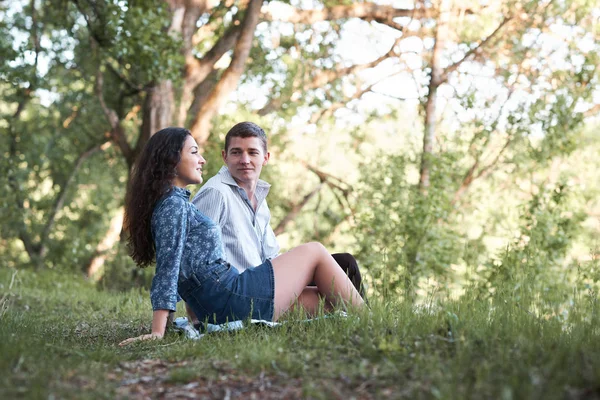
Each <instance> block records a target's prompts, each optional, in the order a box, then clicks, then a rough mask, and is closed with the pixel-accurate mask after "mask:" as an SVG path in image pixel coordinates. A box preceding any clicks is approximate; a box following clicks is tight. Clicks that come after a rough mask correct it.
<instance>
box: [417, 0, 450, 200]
mask: <svg viewBox="0 0 600 400" xmlns="http://www.w3.org/2000/svg"><path fill="white" fill-rule="evenodd" d="M450 1H451V0H440V8H439V10H440V11H439V17H438V25H437V27H436V35H435V43H434V45H433V53H432V55H431V77H430V79H429V92H428V93H427V101H426V103H425V121H424V122H425V123H424V132H423V154H422V155H421V170H420V178H419V189H420V190H421V193H423V194H424V195H426V194H427V190H428V189H429V178H430V177H429V175H430V172H431V171H430V170H431V159H432V158H433V143H434V141H435V128H436V103H437V90H438V87H439V86H440V84H441V83H442V81H443V73H444V70H443V68H442V66H441V61H442V53H443V51H444V45H445V40H446V38H447V37H448V33H449V32H448V20H449V17H450V13H449V9H450Z"/></svg>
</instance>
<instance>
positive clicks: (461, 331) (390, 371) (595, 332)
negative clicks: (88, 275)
mask: <svg viewBox="0 0 600 400" xmlns="http://www.w3.org/2000/svg"><path fill="white" fill-rule="evenodd" d="M499 292H501V291H499ZM503 293H510V292H509V291H505V292H503ZM515 298H516V297H515V296H514V295H508V294H504V295H502V296H501V295H496V296H495V297H486V298H478V297H477V296H474V295H473V296H471V295H469V294H467V295H465V296H463V297H462V298H461V299H459V300H452V301H451V300H444V299H438V298H435V299H434V298H433V297H432V298H431V299H429V301H428V302H427V306H418V307H417V306H411V305H408V304H403V303H400V302H395V301H393V300H389V301H387V302H385V303H382V302H378V301H377V300H376V299H372V301H371V310H370V311H365V312H363V313H361V314H359V315H352V316H350V317H348V318H328V319H320V320H317V321H314V322H311V323H304V322H301V321H300V319H301V316H291V317H290V319H289V321H288V322H287V323H286V324H285V325H283V326H280V327H278V328H266V327H256V326H252V327H249V328H247V329H245V330H242V331H236V332H232V333H214V334H210V335H206V336H205V337H204V338H202V339H201V340H199V341H191V340H189V339H185V338H184V337H182V336H180V335H179V334H178V333H176V332H170V333H168V334H167V336H166V337H165V339H163V340H162V341H155V342H145V343H138V344H135V345H132V346H129V347H126V348H120V347H118V346H117V343H118V342H119V341H121V340H122V339H125V338H127V337H129V336H133V335H137V334H140V333H142V332H148V331H149V326H150V320H151V310H150V304H149V298H148V294H147V292H144V291H140V290H132V291H130V292H127V293H116V292H111V291H102V290H98V289H96V288H95V287H94V286H93V285H92V284H90V283H87V282H85V281H84V280H83V278H81V277H79V276H69V275H68V274H59V273H56V272H52V271H45V272H42V273H34V272H30V271H19V272H18V273H16V274H15V273H14V271H13V270H10V269H7V268H2V269H0V354H1V358H0V398H1V399H13V398H34V399H37V398H40V399H41V398H43V399H51V398H52V399H58V398H77V399H82V398H83V399H85V398H90V399H92V398H93V399H96V398H110V399H112V398H159V397H160V398H243V399H251V398H256V399H265V398H267V399H269V398H273V399H275V398H292V399H293V398H316V399H320V398H333V399H351V398H359V399H371V398H372V399H379V398H410V399H413V398H442V399H456V398H474V399H481V398H490V399H511V398H528V399H542V398H543V399H565V398H566V399H598V398H600V312H599V311H598V301H597V299H596V297H595V294H594V293H579V294H578V293H576V294H574V295H573V299H571V300H569V301H566V302H564V304H559V303H558V302H557V303H555V304H553V303H551V302H548V300H543V299H541V298H540V297H539V296H532V299H530V300H528V301H524V300H523V298H522V297H519V298H518V299H519V301H516V300H515ZM565 304H566V306H565ZM183 315H184V314H183V312H182V311H178V316H183Z"/></svg>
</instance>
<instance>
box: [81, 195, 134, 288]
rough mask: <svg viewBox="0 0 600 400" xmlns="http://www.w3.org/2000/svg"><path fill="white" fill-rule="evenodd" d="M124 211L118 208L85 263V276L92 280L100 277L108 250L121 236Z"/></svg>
mask: <svg viewBox="0 0 600 400" xmlns="http://www.w3.org/2000/svg"><path fill="white" fill-rule="evenodd" d="M124 211H125V210H124V208H123V207H121V208H119V210H118V211H117V214H116V215H115V216H114V217H113V218H112V219H111V220H110V226H109V228H108V231H107V232H106V235H104V238H103V239H102V241H101V242H100V243H99V244H98V246H97V247H96V251H95V252H94V256H93V257H92V259H91V261H90V263H89V264H88V265H87V268H86V272H87V277H88V278H90V279H92V280H94V281H97V280H99V279H100V278H101V277H102V273H101V272H102V271H101V268H102V266H103V265H104V262H105V261H106V257H107V256H108V251H109V250H110V249H112V248H113V247H114V245H115V243H117V241H118V240H119V237H120V236H121V230H122V228H123V214H124Z"/></svg>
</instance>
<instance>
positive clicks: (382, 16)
mask: <svg viewBox="0 0 600 400" xmlns="http://www.w3.org/2000/svg"><path fill="white" fill-rule="evenodd" d="M413 16H415V17H417V18H423V17H426V16H429V11H428V10H427V9H424V8H420V9H413V8H395V7H392V6H389V5H382V4H375V3H370V2H369V3H353V4H349V5H337V6H333V7H329V8H323V9H321V10H299V9H293V12H291V13H289V14H288V15H287V16H282V17H278V18H275V17H273V15H271V13H269V12H266V13H265V14H264V19H265V20H267V21H281V22H291V23H294V24H314V23H315V22H320V21H333V20H338V19H347V18H360V19H364V20H367V21H377V22H380V23H386V24H387V23H390V22H391V23H393V19H394V18H398V17H413Z"/></svg>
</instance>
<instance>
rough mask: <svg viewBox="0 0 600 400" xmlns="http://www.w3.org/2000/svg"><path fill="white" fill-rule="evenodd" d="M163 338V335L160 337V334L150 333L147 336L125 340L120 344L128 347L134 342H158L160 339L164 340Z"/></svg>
mask: <svg viewBox="0 0 600 400" xmlns="http://www.w3.org/2000/svg"><path fill="white" fill-rule="evenodd" d="M162 338H163V335H160V334H158V333H148V334H145V335H140V336H136V337H132V338H129V339H125V340H123V341H122V342H121V343H119V346H127V345H128V344H131V343H133V342H138V341H141V340H158V339H162Z"/></svg>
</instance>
